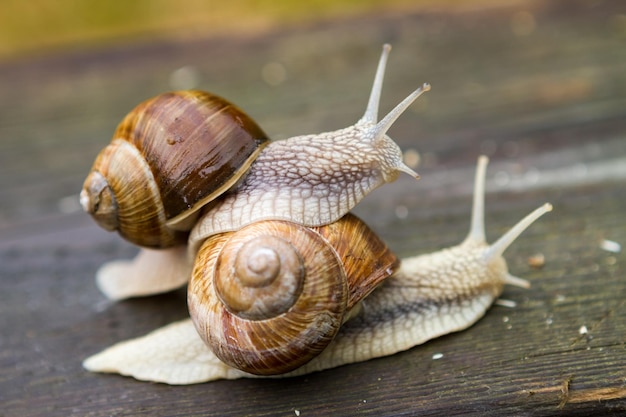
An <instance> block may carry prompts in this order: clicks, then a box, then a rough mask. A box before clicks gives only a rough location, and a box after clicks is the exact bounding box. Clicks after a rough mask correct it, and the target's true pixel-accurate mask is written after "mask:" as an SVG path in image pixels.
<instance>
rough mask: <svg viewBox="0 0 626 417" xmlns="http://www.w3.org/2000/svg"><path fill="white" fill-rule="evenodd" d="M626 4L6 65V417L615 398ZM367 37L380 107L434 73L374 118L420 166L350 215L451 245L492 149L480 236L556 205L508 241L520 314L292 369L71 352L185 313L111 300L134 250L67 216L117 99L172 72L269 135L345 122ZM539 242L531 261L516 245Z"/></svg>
mask: <svg viewBox="0 0 626 417" xmlns="http://www.w3.org/2000/svg"><path fill="white" fill-rule="evenodd" d="M623 13H624V11H623V5H622V4H621V2H619V1H614V2H609V1H604V2H583V1H580V2H574V1H569V0H564V1H554V2H538V3H529V2H525V3H524V4H523V5H522V6H520V5H515V4H512V5H509V6H500V7H498V8H495V9H477V10H473V11H466V12H463V13H457V12H451V11H447V12H414V13H406V14H403V15H398V14H395V15H384V14H383V15H379V16H372V17H368V18H361V19H353V20H342V21H331V22H328V23H326V24H324V25H318V26H314V27H309V28H304V29H303V28H292V29H285V30H282V31H276V32H271V33H265V34H262V35H259V36H258V37H257V38H255V39H252V38H240V37H237V36H232V37H225V38H222V39H215V40H208V41H197V42H186V43H176V42H172V43H171V44H167V45H164V44H159V45H143V46H135V47H125V48H119V49H110V50H101V51H96V52H75V53H72V54H65V55H57V56H49V57H45V58H40V59H31V60H29V61H25V62H16V63H7V64H3V65H1V66H0V80H1V81H0V97H1V98H2V100H1V102H0V136H1V140H0V416H4V417H7V416H24V415H29V416H54V415H59V416H69V415H72V416H131V415H132V416H138V415H146V416H148V415H149V416H157V415H168V416H171V415H221V416H231V415H232V416H238V415H267V416H269V415H271V416H275V415H283V416H290V415H291V416H293V415H297V413H299V415H301V416H312V415H355V414H357V413H358V414H359V415H376V416H382V415H448V416H452V415H498V416H499V415H580V416H587V415H591V414H603V415H624V414H626V277H625V276H624V263H625V262H626V255H625V254H624V253H625V251H624V250H621V251H618V252H611V251H607V250H606V249H607V248H606V242H605V241H607V240H608V241H614V242H618V243H621V244H622V245H624V244H626V221H625V213H626V47H625V45H626V17H625V15H624V14H623ZM383 42H391V43H392V44H393V46H394V50H393V52H392V55H391V59H390V62H389V68H388V74H387V79H386V84H385V89H384V96H383V104H382V110H383V111H384V110H385V109H389V108H391V106H392V105H394V104H395V103H396V102H398V101H399V100H400V99H401V98H403V97H404V95H405V94H407V93H408V92H409V91H410V90H411V89H413V88H414V87H416V86H417V85H419V84H421V83H422V82H424V81H428V82H430V83H432V85H433V90H432V91H431V92H430V93H428V95H427V96H426V97H424V99H420V102H419V103H416V104H415V105H414V106H413V108H412V111H410V112H408V113H407V114H406V115H404V116H403V117H402V119H401V120H400V121H399V122H398V123H397V125H396V126H394V128H393V129H392V131H391V132H390V133H391V135H392V136H393V137H394V138H396V139H397V140H398V142H399V143H400V145H401V146H402V147H403V148H405V149H417V150H419V151H420V153H421V154H422V156H423V163H422V165H421V167H420V168H419V169H418V171H419V172H420V174H421V175H422V179H421V180H420V181H419V182H417V183H415V182H412V181H411V180H410V179H409V178H401V179H400V180H399V181H397V182H396V183H394V184H391V185H388V186H385V187H384V188H382V189H380V190H377V191H376V192H375V193H374V194H373V195H371V196H369V197H368V198H367V199H366V200H365V201H364V202H363V203H362V204H361V205H360V206H359V207H358V209H357V213H358V214H359V215H360V216H361V217H363V218H364V219H365V220H366V221H367V222H368V223H370V224H371V225H372V226H373V227H374V228H375V229H376V230H377V231H379V232H380V234H381V235H382V236H383V237H384V238H385V239H386V240H387V241H388V242H389V244H390V245H391V246H392V248H394V249H395V250H396V251H397V252H398V253H399V254H401V255H403V256H405V255H410V254H413V253H416V252H426V251H431V250H437V249H439V248H441V247H444V246H448V245H451V244H454V243H456V242H458V241H460V240H461V239H462V238H463V236H464V234H465V232H466V227H467V225H468V222H469V205H470V191H471V177H472V175H473V168H474V164H475V160H476V157H477V156H478V155H479V154H480V153H487V154H488V155H490V157H491V160H492V163H491V165H490V168H489V171H488V175H489V183H488V191H489V193H488V196H487V227H488V231H487V232H488V236H489V237H490V238H491V239H494V238H496V237H497V236H499V235H500V234H501V233H502V232H503V231H504V230H506V229H507V227H508V226H510V225H511V224H513V223H514V222H515V221H517V220H518V219H519V218H521V217H522V216H523V215H525V214H526V213H527V212H529V211H530V210H531V209H533V208H535V207H536V206H538V205H540V204H541V203H543V202H545V201H550V202H552V203H553V204H554V206H555V210H554V212H553V213H551V214H549V215H547V216H546V217H544V218H543V219H541V220H540V221H539V222H538V223H537V224H536V225H534V226H533V227H532V228H531V229H530V230H529V231H528V232H527V233H525V234H524V235H523V236H522V237H521V239H519V241H518V242H516V244H515V245H514V246H513V247H512V248H511V249H509V251H508V252H507V258H508V260H509V265H510V269H511V271H512V272H513V273H514V274H516V275H518V276H522V277H525V278H527V279H529V280H531V281H532V284H533V285H532V288H531V289H530V290H522V289H517V288H507V289H506V291H505V293H504V295H503V298H506V299H509V300H513V301H515V302H516V303H517V307H515V308H505V307H500V306H495V307H493V308H492V309H491V310H490V311H489V312H488V313H487V315H486V317H485V318H484V319H483V320H481V321H480V322H479V323H478V324H476V325H475V326H473V327H472V328H470V329H468V330H466V331H464V332H460V333H457V334H452V335H449V336H446V337H442V338H440V339H437V340H433V341H431V342H429V343H427V344H425V345H422V346H419V347H417V348H414V349H411V350H410V351H407V352H404V353H401V354H397V355H394V356H391V357H387V358H382V359H378V360H373V361H369V362H365V363H360V364H354V365H349V366H344V367H341V368H338V369H334V370H329V371H325V372H320V373H316V374H312V375H309V376H304V377H299V378H293V379H289V380H237V381H218V382H213V383H208V384H201V385H195V386H188V387H171V386H166V385H162V384H150V383H144V382H138V381H135V380H133V379H130V378H124V377H120V376H111V375H98V374H90V373H87V372H86V371H84V370H83V369H82V368H81V365H80V362H81V360H82V359H84V358H85V357H86V356H89V355H91V354H93V353H95V352H97V351H99V350H101V349H102V348H104V347H107V346H109V345H111V344H113V343H115V342H117V341H120V340H124V339H128V338H131V337H135V336H139V335H142V334H145V333H147V332H148V331H150V330H152V329H155V328H157V327H160V326H162V325H164V324H167V323H170V322H172V321H174V320H177V319H181V318H183V317H185V316H186V314H187V312H186V307H185V293H184V291H182V290H181V291H177V292H174V293H171V294H165V295H162V296H157V297H150V298H145V299H136V300H131V301H125V302H120V303H110V302H108V301H106V300H105V299H104V297H103V296H102V295H101V294H99V293H98V291H97V289H96V287H95V285H94V282H93V276H94V272H95V270H96V268H97V267H98V265H100V264H101V263H102V262H104V261H106V260H110V259H113V258H118V257H130V256H132V255H133V254H134V252H135V249H133V248H132V247H131V246H130V245H128V244H126V243H124V242H122V241H121V240H120V239H118V238H117V237H116V236H114V235H110V234H107V233H105V232H103V231H101V230H99V229H98V228H97V227H96V226H95V225H94V224H92V222H91V220H90V219H88V218H87V216H86V215H83V214H81V213H79V212H77V211H76V208H77V207H76V198H77V190H78V189H79V188H80V185H81V183H82V180H83V177H84V176H85V174H86V172H87V171H88V169H89V166H90V164H91V162H92V160H93V157H94V156H95V154H96V152H97V151H98V150H99V148H101V147H102V146H103V145H104V144H105V143H106V142H107V141H108V138H109V135H110V134H111V132H112V131H113V129H114V126H115V124H116V123H117V122H118V121H119V120H120V119H121V117H122V116H123V115H124V114H125V113H126V112H127V110H128V109H130V108H131V107H133V106H134V105H135V104H136V103H137V102H138V101H139V100H142V99H143V98H146V97H149V96H151V95H154V94H156V93H158V92H161V91H163V90H168V89H170V88H172V85H171V84H170V81H169V80H170V78H171V77H170V76H171V74H172V72H173V71H174V70H176V69H177V68H180V67H183V66H189V67H190V68H192V69H193V71H195V74H197V76H198V77H199V79H200V83H199V87H201V88H203V89H207V90H211V91H214V92H217V93H219V94H222V95H224V96H226V97H228V98H230V99H231V100H233V101H234V102H236V103H238V104H239V105H240V106H242V107H243V108H245V109H246V110H247V111H248V112H249V113H251V114H252V115H253V117H255V118H256V119H257V120H258V121H259V122H260V123H261V125H262V126H264V128H265V129H266V130H267V132H268V133H269V134H271V135H272V136H273V137H277V138H279V137H285V136H288V135H291V134H295V133H305V132H315V131H320V130H324V129H335V128H338V127H343V126H345V125H348V124H350V123H352V122H353V121H354V120H356V119H357V118H358V117H359V116H360V114H361V112H362V110H363V109H364V106H365V102H366V100H367V95H368V92H369V86H370V82H371V78H372V76H373V72H374V68H375V65H376V61H377V59H378V54H379V50H380V46H381V44H382V43H383ZM270 63H274V64H272V65H270V66H268V64H270ZM276 64H278V65H276ZM281 67H282V68H283V69H285V71H286V78H285V79H284V81H283V82H280V83H278V85H276V86H272V83H271V81H272V80H278V81H280V68H281ZM264 68H265V71H269V72H270V73H271V69H272V68H279V71H278V78H272V76H271V75H270V76H266V78H265V80H269V81H270V83H268V82H267V81H264V77H263V76H262V74H263V69H264ZM268 69H269V70H268ZM193 71H192V72H193ZM275 76H276V72H274V77H275ZM268 77H269V78H268ZM405 208H406V209H408V211H407V212H406V213H407V215H406V216H404V214H405ZM603 242H605V245H604V246H605V248H604V249H603V246H602V243H603ZM608 249H610V247H609V248H608ZM536 253H541V254H543V255H544V256H545V259H546V261H545V266H543V268H541V269H533V268H532V267H531V266H529V264H528V261H527V260H528V258H529V257H530V256H532V255H534V254H536ZM585 328H586V330H587V332H586V333H585V332H584V329H585ZM436 353H442V354H443V357H442V358H441V359H438V360H434V359H433V355H434V354H436Z"/></svg>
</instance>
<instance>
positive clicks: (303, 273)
mask: <svg viewBox="0 0 626 417" xmlns="http://www.w3.org/2000/svg"><path fill="white" fill-rule="evenodd" d="M277 243H278V244H277ZM275 244H277V245H276V246H274V245H275ZM272 251H274V255H268V253H271V252H272ZM242 253H245V255H255V256H259V257H260V258H261V262H259V263H258V264H257V263H256V261H254V262H253V264H254V265H255V268H253V269H256V270H263V269H264V268H262V267H259V264H262V263H263V262H266V263H267V264H269V265H270V267H269V268H268V269H269V270H271V271H272V272H275V271H276V270H277V269H281V268H282V267H284V268H285V270H281V271H280V273H270V274H268V275H267V276H265V277H263V278H262V279H248V277H243V278H242V277H240V276H238V274H239V271H240V269H246V268H247V267H248V265H247V262H248V261H249V258H247V259H242V258H243V256H240V255H241V254H242ZM280 258H290V259H285V261H283V260H280V261H278V262H276V261H277V260H278V259H280ZM237 262H244V268H240V267H239V265H237ZM276 263H278V264H280V267H279V268H276V267H275V266H276ZM398 265H399V261H398V259H397V258H396V256H395V255H394V254H393V253H392V252H391V251H390V250H389V249H388V248H387V246H386V245H385V244H384V243H383V242H382V240H380V238H378V237H377V236H376V235H375V234H374V233H373V232H372V231H371V230H370V229H369V228H368V227H367V225H365V223H363V222H362V221H361V220H359V219H358V218H357V217H356V216H353V215H347V216H345V217H343V218H342V219H340V220H339V221H337V222H335V223H332V224H331V225H327V226H321V227H315V228H308V227H305V226H302V225H298V224H295V223H291V222H286V221H262V222H257V223H254V224H251V225H249V226H246V227H244V228H243V229H241V230H238V231H237V232H234V233H223V234H218V235H213V236H211V237H209V238H208V239H207V240H206V241H205V242H204V244H203V245H202V247H201V248H200V250H199V252H198V255H197V261H196V263H195V268H194V271H193V274H192V279H191V282H190V285H189V289H188V305H189V311H190V315H191V317H192V319H193V321H194V324H195V326H196V329H197V330H198V333H199V334H200V336H201V337H202V338H203V340H204V341H205V343H206V344H207V345H208V346H209V347H210V348H211V349H212V350H213V352H214V353H215V354H216V356H218V357H219V358H220V359H221V360H222V361H224V362H225V363H227V364H229V365H231V366H233V367H236V368H238V369H242V370H244V371H246V372H249V373H253V374H259V375H274V374H281V373H285V372H288V371H291V370H293V369H296V368H298V367H300V366H302V365H303V364H304V363H306V362H308V361H310V360H311V359H312V358H314V357H315V356H317V355H318V354H319V353H321V352H322V351H323V350H324V349H325V347H326V346H327V345H328V344H329V343H330V341H331V340H332V339H333V338H334V337H335V335H336V334H337V332H338V330H339V327H340V325H341V323H342V322H343V321H344V320H345V319H346V314H347V313H348V312H349V311H350V309H352V307H354V306H355V305H356V303H358V302H359V301H360V300H362V299H363V298H364V297H365V296H367V295H368V294H369V293H370V292H371V291H373V290H374V289H375V288H376V287H377V286H378V285H379V284H380V283H381V282H382V281H383V280H384V279H386V278H387V277H389V276H390V275H391V274H392V273H393V272H394V271H395V269H396V268H397V267H398ZM244 273H246V272H244Z"/></svg>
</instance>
